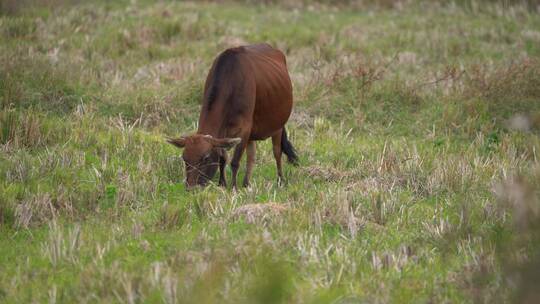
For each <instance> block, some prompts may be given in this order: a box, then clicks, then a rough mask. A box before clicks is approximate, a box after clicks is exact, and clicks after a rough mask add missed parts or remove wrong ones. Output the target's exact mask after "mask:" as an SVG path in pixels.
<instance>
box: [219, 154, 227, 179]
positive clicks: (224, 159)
mask: <svg viewBox="0 0 540 304" xmlns="http://www.w3.org/2000/svg"><path fill="white" fill-rule="evenodd" d="M225 166H227V152H225V150H223V151H221V152H220V154H219V185H220V186H222V187H227V180H226V179H225Z"/></svg>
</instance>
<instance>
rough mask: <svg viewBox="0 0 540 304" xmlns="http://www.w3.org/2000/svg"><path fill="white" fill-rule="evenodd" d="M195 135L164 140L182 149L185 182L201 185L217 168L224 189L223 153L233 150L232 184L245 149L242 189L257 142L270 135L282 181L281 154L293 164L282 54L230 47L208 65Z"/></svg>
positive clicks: (289, 95)
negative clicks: (208, 69)
mask: <svg viewBox="0 0 540 304" xmlns="http://www.w3.org/2000/svg"><path fill="white" fill-rule="evenodd" d="M203 98H204V99H203V103H202V109H201V114H200V116H199V129H198V130H197V133H195V134H194V135H190V136H184V137H180V138H175V139H168V142H169V143H171V144H173V145H175V146H177V147H179V148H184V151H183V155H182V158H183V159H184V162H185V165H186V184H187V186H188V188H189V187H192V186H195V185H205V184H206V183H208V181H209V180H211V179H212V177H213V176H214V174H215V173H216V170H217V168H218V165H219V185H221V186H226V185H227V182H226V180H225V172H224V171H225V166H226V163H227V153H226V152H225V151H226V150H228V149H230V148H233V147H235V150H234V155H233V157H232V160H231V168H232V185H233V187H234V188H236V176H237V174H238V168H239V166H240V159H241V158H242V154H243V153H244V150H246V149H247V161H246V175H245V177H244V186H248V185H249V179H250V177H251V173H252V170H253V164H254V162H255V141H257V140H264V139H267V138H268V137H272V145H273V150H274V157H275V159H276V166H277V175H278V181H279V182H281V181H282V180H283V173H282V169H281V154H282V153H285V155H287V158H288V160H289V162H291V163H293V164H295V165H296V164H297V162H298V157H297V156H296V152H295V150H294V148H293V146H292V145H291V143H290V142H289V141H288V140H287V133H286V132H285V123H286V122H287V120H288V119H289V116H290V114H291V110H292V105H293V96H292V84H291V79H290V78H289V73H288V71H287V64H286V61H285V55H284V54H283V53H282V52H280V51H279V50H276V49H274V48H273V47H271V46H269V45H268V44H255V45H247V46H241V47H236V48H230V49H227V50H225V51H224V52H223V53H221V54H220V55H219V56H218V57H217V58H216V59H215V60H214V63H213V64H212V68H211V69H210V72H209V73H208V77H207V78H206V83H205V85H204V97H203Z"/></svg>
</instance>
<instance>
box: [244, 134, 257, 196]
mask: <svg viewBox="0 0 540 304" xmlns="http://www.w3.org/2000/svg"><path fill="white" fill-rule="evenodd" d="M253 164H255V142H254V141H250V142H249V143H248V145H247V159H246V175H245V176H244V187H248V186H249V180H250V179H251V173H252V172H253Z"/></svg>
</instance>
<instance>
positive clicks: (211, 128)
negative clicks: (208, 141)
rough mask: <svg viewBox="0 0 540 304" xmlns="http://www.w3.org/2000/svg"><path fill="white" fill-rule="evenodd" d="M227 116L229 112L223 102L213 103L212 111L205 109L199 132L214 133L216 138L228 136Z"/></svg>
mask: <svg viewBox="0 0 540 304" xmlns="http://www.w3.org/2000/svg"><path fill="white" fill-rule="evenodd" d="M226 118H227V113H226V111H225V108H224V107H223V105H222V104H213V105H212V108H211V109H210V111H208V110H207V109H203V112H202V113H201V117H200V118H199V130H198V131H197V133H199V134H204V135H212V136H213V137H215V138H224V137H227V130H226V129H225V128H224V126H225V125H226V123H225V119H226Z"/></svg>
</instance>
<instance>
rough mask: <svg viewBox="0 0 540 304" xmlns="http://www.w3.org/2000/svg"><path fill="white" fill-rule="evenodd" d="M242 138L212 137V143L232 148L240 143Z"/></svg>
mask: <svg viewBox="0 0 540 304" xmlns="http://www.w3.org/2000/svg"><path fill="white" fill-rule="evenodd" d="M241 141H242V139H241V138H240V137H234V138H212V144H213V145H214V147H215V148H223V149H227V150H228V149H230V148H232V147H234V146H236V145H238V144H239V143H240V142H241Z"/></svg>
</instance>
